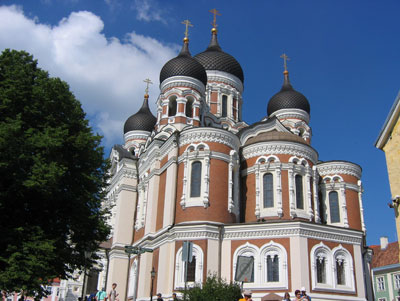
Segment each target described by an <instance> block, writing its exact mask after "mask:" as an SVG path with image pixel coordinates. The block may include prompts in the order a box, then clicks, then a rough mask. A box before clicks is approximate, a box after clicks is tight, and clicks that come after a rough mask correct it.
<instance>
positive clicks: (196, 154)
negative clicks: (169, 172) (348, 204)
mask: <svg viewBox="0 0 400 301" xmlns="http://www.w3.org/2000/svg"><path fill="white" fill-rule="evenodd" d="M200 149H203V150H200ZM210 155H211V153H210V148H209V146H208V145H207V144H206V143H203V142H201V143H199V144H194V143H192V144H190V145H189V146H188V147H187V148H186V150H185V152H184V154H183V157H184V172H183V188H182V197H181V201H180V205H181V207H182V209H185V208H187V207H197V206H203V207H204V208H207V207H208V206H209V204H210V200H209V189H210V188H209V186H210ZM194 162H200V163H201V174H202V176H201V179H202V182H201V185H200V189H201V192H200V196H198V197H190V187H191V182H190V181H191V170H192V164H193V163H194Z"/></svg>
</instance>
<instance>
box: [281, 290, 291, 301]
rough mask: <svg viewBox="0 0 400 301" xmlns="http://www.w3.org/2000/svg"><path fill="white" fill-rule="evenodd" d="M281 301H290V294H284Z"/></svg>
mask: <svg viewBox="0 0 400 301" xmlns="http://www.w3.org/2000/svg"><path fill="white" fill-rule="evenodd" d="M282 301H290V294H289V293H288V292H286V293H285V295H284V296H283V299H282Z"/></svg>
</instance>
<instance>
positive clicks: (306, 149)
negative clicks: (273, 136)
mask: <svg viewBox="0 0 400 301" xmlns="http://www.w3.org/2000/svg"><path fill="white" fill-rule="evenodd" d="M265 154H275V155H277V154H283V155H292V156H297V157H301V158H305V159H308V160H310V161H311V162H312V163H314V164H315V163H316V162H317V160H318V153H317V152H316V151H315V150H314V149H313V148H312V147H310V146H308V145H305V144H300V143H296V142H286V141H285V142H280V141H264V142H257V143H254V144H251V145H248V146H245V147H243V160H248V159H250V158H254V157H258V156H262V155H265Z"/></svg>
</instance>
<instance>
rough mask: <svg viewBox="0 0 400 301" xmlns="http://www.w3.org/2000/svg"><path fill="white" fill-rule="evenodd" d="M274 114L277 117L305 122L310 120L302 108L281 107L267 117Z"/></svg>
mask: <svg viewBox="0 0 400 301" xmlns="http://www.w3.org/2000/svg"><path fill="white" fill-rule="evenodd" d="M273 116H276V117H277V118H278V119H299V120H303V121H305V122H306V123H309V122H310V115H309V114H308V113H307V112H306V111H303V110H300V109H281V110H278V111H275V112H273V113H272V114H271V115H270V116H268V117H269V118H271V117H273Z"/></svg>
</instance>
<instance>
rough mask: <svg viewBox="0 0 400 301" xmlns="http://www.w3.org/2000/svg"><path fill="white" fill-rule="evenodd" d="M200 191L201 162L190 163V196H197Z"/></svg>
mask: <svg viewBox="0 0 400 301" xmlns="http://www.w3.org/2000/svg"><path fill="white" fill-rule="evenodd" d="M200 193H201V162H199V161H195V162H193V163H192V174H191V176H190V197H192V198H196V197H199V196H200Z"/></svg>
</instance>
